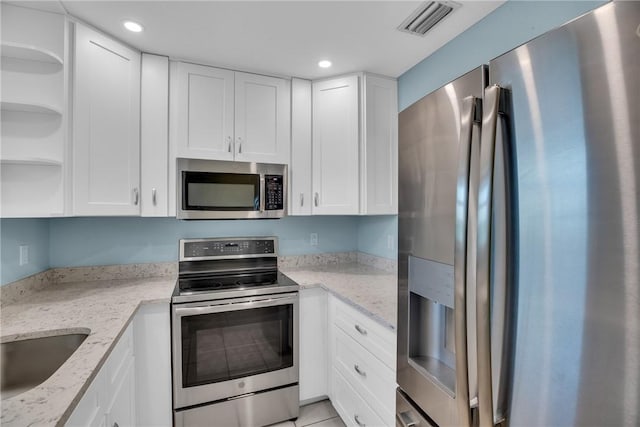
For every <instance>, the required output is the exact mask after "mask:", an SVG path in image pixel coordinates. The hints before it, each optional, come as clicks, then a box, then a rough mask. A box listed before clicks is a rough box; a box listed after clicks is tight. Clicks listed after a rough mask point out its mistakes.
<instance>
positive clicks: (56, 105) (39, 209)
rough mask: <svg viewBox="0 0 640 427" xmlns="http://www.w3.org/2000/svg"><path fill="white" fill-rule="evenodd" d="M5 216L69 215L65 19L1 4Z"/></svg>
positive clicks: (0, 156)
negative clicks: (67, 205) (66, 184)
mask: <svg viewBox="0 0 640 427" xmlns="http://www.w3.org/2000/svg"><path fill="white" fill-rule="evenodd" d="M0 7H1V8H2V22H1V25H2V27H1V28H2V33H1V41H0V54H1V55H2V70H1V85H2V92H1V93H2V99H0V113H1V116H0V117H1V122H2V135H1V136H2V145H1V146H0V185H1V186H2V187H1V199H2V200H1V202H2V204H1V206H2V207H1V210H0V215H1V216H2V217H5V218H7V217H52V216H62V215H63V214H64V212H65V182H66V179H65V176H66V167H67V166H68V165H67V163H68V162H67V161H66V157H67V153H68V150H67V113H66V111H67V98H68V95H67V84H68V83H67V68H66V63H65V58H66V55H67V50H68V49H67V33H66V25H67V23H66V18H65V17H64V16H63V15H59V14H55V13H49V12H42V11H38V10H34V9H27V8H24V7H20V6H16V5H11V4H6V3H2V4H1V6H0Z"/></svg>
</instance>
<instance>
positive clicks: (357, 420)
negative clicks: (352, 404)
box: [353, 415, 366, 427]
mask: <svg viewBox="0 0 640 427" xmlns="http://www.w3.org/2000/svg"><path fill="white" fill-rule="evenodd" d="M353 419H354V420H355V422H356V424H358V425H359V426H360V427H365V426H366V424H365V423H363V422H362V421H360V418H358V416H357V415H354V416H353Z"/></svg>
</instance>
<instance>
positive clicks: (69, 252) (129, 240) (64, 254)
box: [49, 216, 358, 267]
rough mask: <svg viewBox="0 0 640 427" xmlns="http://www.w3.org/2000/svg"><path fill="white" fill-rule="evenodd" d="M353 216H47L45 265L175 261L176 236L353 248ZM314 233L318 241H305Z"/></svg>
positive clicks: (292, 249) (294, 248) (295, 250)
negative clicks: (268, 238)
mask: <svg viewBox="0 0 640 427" xmlns="http://www.w3.org/2000/svg"><path fill="white" fill-rule="evenodd" d="M357 221H358V218H357V217H349V216H335V217H286V218H283V219H279V220H242V221H237V220H236V221H233V220H230V221H181V220H177V219H174V218H58V219H52V220H50V224H49V233H50V234H49V235H50V242H51V243H50V257H49V265H50V267H71V266H74V267H75V266H89V265H109V264H132V263H146V262H164V261H176V260H177V259H178V240H179V239H181V238H198V237H230V236H277V237H278V241H279V252H280V254H281V255H298V254H313V253H324V252H344V251H355V250H356V249H357V243H356V242H357ZM310 233H317V234H318V245H317V246H312V245H311V244H310V239H309V237H310V236H309V235H310Z"/></svg>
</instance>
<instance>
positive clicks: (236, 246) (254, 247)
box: [180, 237, 277, 261]
mask: <svg viewBox="0 0 640 427" xmlns="http://www.w3.org/2000/svg"><path fill="white" fill-rule="evenodd" d="M276 250H277V238H275V237H268V238H264V239H246V238H244V239H243V238H239V239H235V238H232V239H182V240H180V261H188V260H190V259H192V258H226V257H229V258H235V257H236V256H237V255H245V256H276Z"/></svg>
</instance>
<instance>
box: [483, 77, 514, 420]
mask: <svg viewBox="0 0 640 427" xmlns="http://www.w3.org/2000/svg"><path fill="white" fill-rule="evenodd" d="M506 95H507V91H506V90H505V89H503V88H501V87H499V86H497V85H494V86H491V87H489V88H487V89H485V94H484V102H485V103H484V111H483V119H482V137H481V143H480V178H479V182H478V213H477V219H478V222H477V258H476V260H477V262H476V328H477V330H476V332H477V348H478V350H477V351H478V414H479V425H480V427H493V426H494V425H495V424H497V423H503V422H504V421H505V420H504V414H506V408H505V407H504V406H505V405H506V403H505V399H504V396H502V395H503V394H504V391H505V390H504V381H505V380H506V378H507V375H506V372H507V371H508V366H507V363H508V360H507V356H506V353H505V351H508V348H507V347H508V342H509V339H508V329H509V324H508V323H509V319H508V305H507V302H508V298H507V296H508V293H509V291H508V289H507V270H509V269H510V268H511V267H509V266H508V265H507V258H508V256H509V255H508V254H507V247H506V245H507V234H508V227H509V224H507V223H508V222H509V221H510V220H509V218H508V217H507V215H506V207H507V204H508V200H507V197H508V194H507V192H508V186H507V179H508V177H507V174H506V167H505V166H506V163H504V162H506V161H507V158H506V157H505V155H504V150H503V147H504V144H506V142H505V141H504V136H505V134H506V129H505V128H503V127H501V126H500V125H501V124H502V123H501V120H502V119H501V114H502V113H503V111H502V107H503V105H502V104H504V99H505V96H506ZM499 131H502V132H499ZM499 134H502V135H503V138H501V139H498V135H499ZM496 161H497V162H498V163H499V164H496ZM501 215H502V216H501ZM494 217H495V218H494ZM492 282H493V287H494V289H493V291H492ZM492 298H493V300H492ZM492 304H493V306H494V307H493V323H494V324H493V332H494V336H493V337H492ZM496 375H497V377H496V381H494V376H496Z"/></svg>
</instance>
